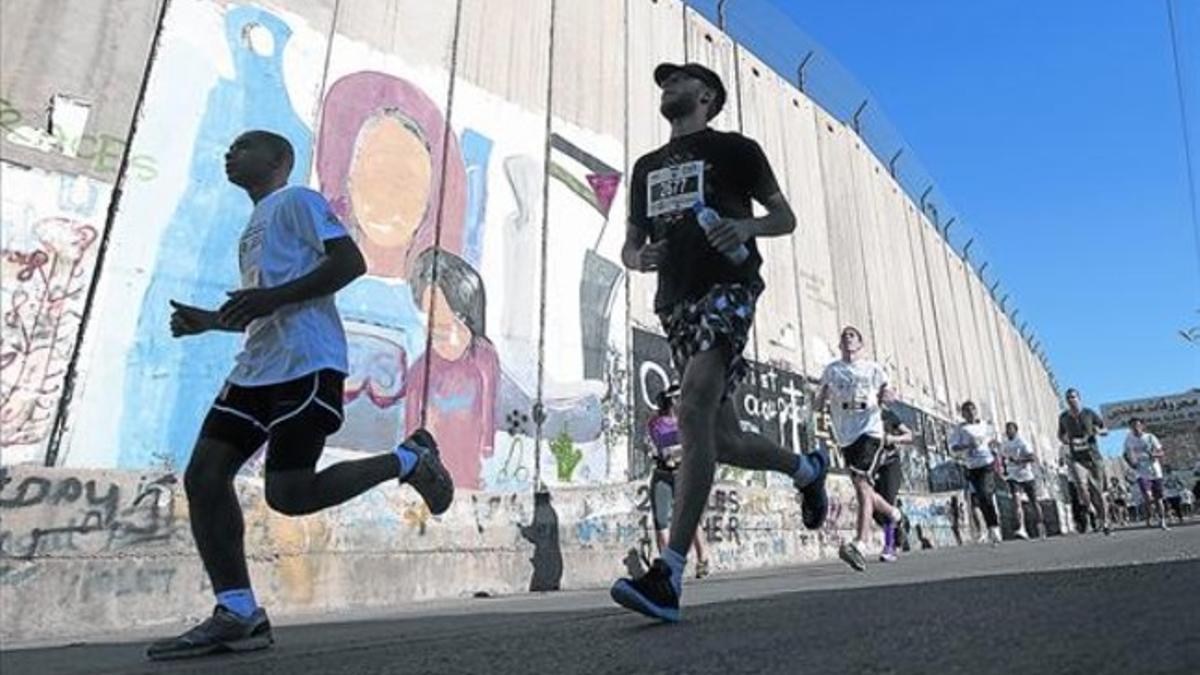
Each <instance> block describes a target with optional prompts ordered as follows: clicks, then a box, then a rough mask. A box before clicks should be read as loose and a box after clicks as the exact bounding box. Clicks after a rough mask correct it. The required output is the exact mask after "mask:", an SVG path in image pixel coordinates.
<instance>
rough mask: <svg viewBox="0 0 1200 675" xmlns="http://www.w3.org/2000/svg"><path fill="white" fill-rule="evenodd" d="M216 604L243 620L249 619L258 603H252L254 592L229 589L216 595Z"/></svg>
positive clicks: (244, 589) (246, 589)
mask: <svg viewBox="0 0 1200 675" xmlns="http://www.w3.org/2000/svg"><path fill="white" fill-rule="evenodd" d="M217 604H219V605H221V606H222V607H224V608H225V609H227V610H229V611H231V612H233V613H234V614H237V615H238V616H240V617H242V618H243V619H248V618H250V615H251V614H253V613H254V610H256V609H258V603H257V602H255V601H254V591H252V590H250V589H249V588H231V589H229V590H228V591H221V592H220V593H217Z"/></svg>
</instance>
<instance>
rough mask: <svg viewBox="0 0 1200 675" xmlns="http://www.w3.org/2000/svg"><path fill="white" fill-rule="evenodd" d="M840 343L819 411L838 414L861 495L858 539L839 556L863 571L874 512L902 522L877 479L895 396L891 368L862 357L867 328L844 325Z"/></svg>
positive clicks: (837, 432) (842, 444)
mask: <svg viewBox="0 0 1200 675" xmlns="http://www.w3.org/2000/svg"><path fill="white" fill-rule="evenodd" d="M838 345H839V347H840V349H841V352H842V358H841V359H839V360H837V361H834V362H833V363H830V364H829V365H828V366H825V372H824V374H822V375H821V388H820V390H819V391H818V392H817V397H816V402H815V406H816V407H815V408H814V410H818V411H819V410H823V409H824V408H825V403H826V402H828V403H829V404H830V405H829V414H830V416H831V417H832V418H833V437H834V440H835V441H836V442H837V445H838V447H839V448H841V451H842V457H843V458H845V460H846V467H847V468H848V469H849V470H850V480H851V481H852V482H853V483H854V492H855V495H856V496H857V498H858V530H857V537H856V538H855V539H854V541H851V542H846V543H845V544H842V546H841V548H840V549H838V556H839V557H840V558H841V559H842V560H843V561H845V562H846V564H848V565H850V566H851V567H853V568H854V569H856V570H858V571H860V572H861V571H863V570H865V569H866V568H867V558H866V554H865V553H864V549H865V547H866V541H867V537H868V536H869V535H870V529H869V528H870V523H871V519H872V515H873V513H874V512H875V511H876V510H878V511H879V512H880V513H884V514H886V516H887V520H888V522H891V523H894V524H898V523H899V522H900V518H901V514H900V509H898V508H896V507H895V506H892V505H891V504H888V503H887V501H886V500H885V499H884V498H883V497H882V496H880V495H879V494H878V493H876V492H875V488H874V486H873V482H874V480H875V475H876V473H877V472H878V470H879V468H880V466H881V465H882V463H883V459H884V454H885V450H884V447H885V446H886V445H887V444H888V442H889V441H890V440H891V439H890V438H889V437H888V436H887V435H886V431H885V429H884V425H883V410H882V408H881V407H880V405H881V403H884V402H887V401H889V400H891V390H890V389H889V388H888V386H887V384H888V382H887V373H885V372H884V370H883V368H882V367H881V366H880V365H879V364H878V363H875V362H874V361H868V360H867V359H864V358H861V353H862V348H863V339H862V333H860V332H859V330H858V329H857V328H855V327H854V326H846V327H845V328H843V329H842V333H841V337H840V339H839V341H838Z"/></svg>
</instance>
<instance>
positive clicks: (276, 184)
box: [147, 131, 454, 660]
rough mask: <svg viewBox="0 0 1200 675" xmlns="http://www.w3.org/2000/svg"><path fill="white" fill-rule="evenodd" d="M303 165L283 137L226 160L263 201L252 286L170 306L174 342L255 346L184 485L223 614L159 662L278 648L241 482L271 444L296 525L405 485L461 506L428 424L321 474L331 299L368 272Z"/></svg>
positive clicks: (253, 233) (232, 378) (333, 368)
mask: <svg viewBox="0 0 1200 675" xmlns="http://www.w3.org/2000/svg"><path fill="white" fill-rule="evenodd" d="M214 160H215V158H214ZM293 162H294V153H293V150H292V145H291V143H289V142H288V140H287V139H285V138H284V137H282V136H280V135H278V134H275V133H272V132H269V131H248V132H246V133H244V134H242V135H241V136H239V137H238V138H237V140H235V141H234V142H233V145H231V146H230V147H229V151H228V152H227V153H225V173H226V176H227V177H228V179H229V182H231V183H233V184H234V185H236V186H238V187H239V188H241V189H242V190H245V192H246V194H247V195H248V196H249V197H250V200H251V201H252V202H253V203H254V210H253V211H252V212H251V215H250V221H249V222H248V223H247V224H246V227H245V229H244V231H243V232H242V237H241V241H240V243H239V246H238V264H239V267H240V269H241V273H242V287H241V288H240V289H238V290H235V291H231V292H230V293H229V300H228V301H227V302H226V303H225V304H224V305H222V306H221V307H220V308H219V309H216V310H209V309H202V308H200V307H194V306H191V305H185V304H183V303H181V302H176V301H174V300H172V301H171V305H172V307H174V313H173V314H172V315H171V333H172V335H174V336H175V337H177V338H179V337H185V336H194V335H200V334H202V333H206V332H209V331H228V332H234V333H244V334H245V340H244V342H243V348H242V351H241V353H240V354H238V356H237V360H236V364H235V365H234V368H233V370H232V372H231V373H230V374H229V377H228V379H227V381H226V383H225V385H224V386H223V387H222V388H221V391H220V393H218V395H217V398H216V400H215V401H214V402H213V404H212V407H211V408H210V409H209V411H208V415H207V416H206V417H205V419H204V423H203V425H202V426H201V428H200V434H199V438H198V439H197V440H196V445H195V448H194V449H193V450H192V456H191V460H190V461H189V462H188V467H187V472H186V474H185V476H184V481H183V482H184V487H185V489H186V491H187V497H188V507H189V508H188V510H189V513H190V515H191V526H192V536H193V538H194V539H195V541H196V548H197V549H198V551H199V553H200V558H201V560H202V561H203V563H204V569H205V571H206V572H207V573H208V578H209V581H210V582H211V583H212V587H213V592H214V594H215V595H216V596H217V597H216V600H217V606H216V608H215V609H214V610H213V613H212V616H211V617H209V618H208V619H206V620H205V621H203V622H202V623H200V624H199V625H198V626H196V627H194V628H192V629H191V630H189V631H187V632H185V633H183V634H182V635H180V636H178V637H175V638H169V639H166V640H160V641H158V642H155V643H153V644H151V645H150V647H149V649H148V650H147V656H148V657H149V658H151V659H155V660H161V659H179V658H188V657H194V656H202V655H205V654H214V653H219V652H229V651H239V652H241V651H252V650H256V649H264V648H267V647H270V646H271V644H272V643H273V642H274V639H273V638H272V635H271V623H270V621H268V620H267V614H266V611H265V610H264V609H263V608H262V607H259V606H258V603H257V601H256V600H255V598H254V592H253V590H252V589H251V587H250V574H249V571H248V570H247V567H246V554H245V548H244V542H243V538H244V534H245V533H244V529H245V527H244V525H243V522H242V509H241V506H240V505H239V504H238V497H237V493H236V492H235V491H234V487H233V479H234V476H235V475H236V474H237V472H238V469H239V468H240V467H241V466H242V465H243V464H244V463H245V462H246V460H248V459H250V457H251V456H253V455H254V454H255V453H256V452H258V450H259V448H261V447H263V445H264V444H265V445H266V448H267V450H266V453H267V455H266V473H265V493H266V494H265V497H266V501H267V504H268V505H270V506H271V508H273V509H274V510H276V511H279V512H281V513H283V514H286V515H289V516H299V515H306V514H310V513H315V512H316V511H320V510H321V509H324V508H326V507H329V506H333V505H334V504H340V503H342V502H344V501H346V500H348V499H350V498H352V497H354V496H356V495H358V494H361V493H363V492H365V491H366V490H368V489H370V488H371V487H373V486H375V485H378V484H379V483H382V482H384V481H387V480H394V479H397V478H398V479H400V482H402V483H408V484H410V485H412V486H413V488H415V489H416V490H417V492H418V493H419V494H420V495H421V497H422V498H423V499H424V500H425V504H426V505H427V506H428V508H429V510H430V512H431V513H434V514H438V513H442V512H444V511H445V510H446V509H447V508H449V506H450V502H451V500H452V499H453V498H454V483H453V481H452V480H451V478H450V473H449V472H448V471H447V470H446V467H445V466H443V465H442V462H441V460H440V458H439V455H438V450H437V444H436V443H435V442H434V440H433V436H431V435H430V434H429V432H427V431H425V430H423V429H418V430H416V431H415V432H414V433H413V434H412V435H411V436H410V437H409V438H408V439H407V440H405V441H404V442H403V443H401V444H400V445H398V446H397V447H396V448H394V449H390V450H389V449H386V448H385V449H383V452H382V453H380V454H378V455H375V456H373V457H367V458H364V459H359V460H355V461H349V462H341V463H338V464H334V465H332V466H329V467H327V468H325V469H323V470H322V471H319V472H318V471H316V464H317V460H318V458H320V456H321V453H322V451H323V450H324V448H325V438H326V437H327V436H328V435H330V434H332V433H334V432H335V431H337V429H338V428H339V427H340V426H341V425H342V381H343V380H344V379H345V377H346V372H347V353H346V352H347V348H346V334H345V332H344V331H343V329H342V322H341V319H340V317H339V316H338V313H337V308H336V306H335V305H334V302H333V295H334V293H336V292H337V291H338V290H340V289H342V288H343V287H345V286H346V284H348V283H350V282H351V281H353V280H354V279H355V278H356V277H358V276H360V275H362V274H363V273H364V272H365V271H366V264H365V263H364V261H363V257H362V254H361V253H360V252H359V250H358V246H357V245H355V243H354V240H353V239H351V238H350V235H349V234H348V233H347V232H346V229H345V228H344V227H343V226H342V224H341V223H340V222H339V221H338V219H337V217H336V216H334V215H333V211H332V210H331V209H330V208H329V204H328V203H327V202H326V201H325V198H324V197H322V196H321V195H320V194H319V193H317V192H314V191H312V190H309V189H307V188H304V187H289V186H288V185H287V180H288V176H289V175H290V174H291V171H292V164H293ZM213 226H214V227H218V226H219V225H216V224H214V225H213ZM199 234H201V233H197V235H199ZM211 262H212V264H214V265H215V264H216V261H211Z"/></svg>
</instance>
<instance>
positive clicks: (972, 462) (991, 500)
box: [950, 401, 1000, 546]
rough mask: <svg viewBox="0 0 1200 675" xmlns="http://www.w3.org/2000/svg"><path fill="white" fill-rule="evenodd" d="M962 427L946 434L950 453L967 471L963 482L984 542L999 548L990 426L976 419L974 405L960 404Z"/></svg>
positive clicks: (993, 442)
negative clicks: (974, 506) (971, 492)
mask: <svg viewBox="0 0 1200 675" xmlns="http://www.w3.org/2000/svg"><path fill="white" fill-rule="evenodd" d="M962 417H963V421H962V424H959V425H958V426H957V427H955V429H954V433H952V434H950V449H951V450H952V451H954V452H955V453H957V454H958V455H959V458H960V461H961V462H962V463H963V465H964V466H965V467H966V468H967V481H968V482H970V484H971V487H972V488H974V490H975V498H976V500H978V502H979V510H980V511H981V512H983V522H984V524H985V525H987V540H988V542H990V543H991V545H992V546H998V545H999V544H1000V516H999V514H997V513H996V500H995V495H996V469H995V467H994V466H993V464H994V463H995V462H996V455H995V450H997V449H998V448H999V447H1000V444H999V443H998V442H997V441H996V432H995V431H994V430H993V429H992V425H990V424H988V423H987V422H983V421H981V420H980V419H979V413H978V411H977V410H976V408H975V404H974V403H973V402H971V401H966V402H964V403H963V404H962Z"/></svg>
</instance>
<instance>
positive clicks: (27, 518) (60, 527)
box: [0, 468, 181, 560]
mask: <svg viewBox="0 0 1200 675" xmlns="http://www.w3.org/2000/svg"><path fill="white" fill-rule="evenodd" d="M177 484H178V481H177V480H176V478H175V476H174V475H173V474H160V475H147V476H142V477H141V478H140V479H139V482H138V485H137V488H136V489H135V490H133V491H130V490H128V489H127V488H128V485H124V486H123V485H122V483H121V482H118V481H115V480H105V479H103V478H94V477H77V476H73V475H66V476H62V475H58V474H54V475H40V474H37V473H27V474H24V475H23V477H22V478H21V479H20V480H18V479H17V478H16V477H14V476H13V475H11V474H10V473H9V470H8V469H5V468H0V513H2V514H3V519H2V520H3V522H4V525H3V527H2V528H0V558H14V559H17V560H30V559H32V558H34V557H35V556H45V555H51V554H62V553H64V552H74V553H98V552H106V551H117V550H121V549H125V548H129V547H131V546H141V545H148V544H152V543H154V542H166V541H169V540H170V539H171V537H172V536H174V535H175V534H176V533H177V532H178V531H179V527H180V520H181V519H180V518H179V517H178V516H177V514H176V513H175V499H174V496H175V491H176V488H177Z"/></svg>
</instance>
